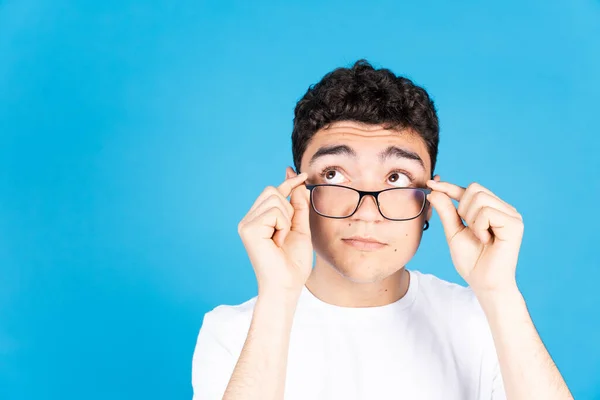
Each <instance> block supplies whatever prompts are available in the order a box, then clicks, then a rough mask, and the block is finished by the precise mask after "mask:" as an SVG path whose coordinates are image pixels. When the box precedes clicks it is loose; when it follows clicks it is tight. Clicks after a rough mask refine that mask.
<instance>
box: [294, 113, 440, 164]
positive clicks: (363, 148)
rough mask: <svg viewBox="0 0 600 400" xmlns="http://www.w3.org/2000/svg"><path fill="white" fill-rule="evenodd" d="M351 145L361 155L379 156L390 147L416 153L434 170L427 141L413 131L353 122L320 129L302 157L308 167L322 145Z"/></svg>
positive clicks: (344, 122) (339, 123) (334, 124)
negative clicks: (379, 153) (309, 161)
mask: <svg viewBox="0 0 600 400" xmlns="http://www.w3.org/2000/svg"><path fill="white" fill-rule="evenodd" d="M342 144H344V145H348V146H350V147H352V148H353V149H354V151H355V152H356V153H357V154H358V155H359V157H360V156H367V157H368V156H370V155H375V154H378V152H380V151H381V150H383V149H385V148H386V147H388V146H392V145H395V146H398V147H402V148H404V149H407V150H411V151H413V152H415V153H417V154H418V155H419V156H420V157H421V158H422V159H423V162H424V163H425V169H426V170H427V171H428V172H429V171H431V160H430V157H429V152H428V151H427V145H426V144H425V141H424V140H423V139H422V138H421V137H420V136H419V135H418V134H417V133H416V132H414V131H411V130H391V129H384V127H383V126H382V125H371V124H363V123H359V122H354V121H340V122H335V123H333V124H331V125H329V126H327V127H325V128H322V129H320V130H319V131H317V133H315V134H314V135H313V137H312V138H311V140H310V142H309V144H308V146H307V148H306V151H305V152H304V154H303V156H302V165H303V166H305V165H307V163H308V160H310V158H311V157H312V155H313V154H314V153H315V152H316V151H317V150H319V149H320V148H321V147H323V146H328V145H342Z"/></svg>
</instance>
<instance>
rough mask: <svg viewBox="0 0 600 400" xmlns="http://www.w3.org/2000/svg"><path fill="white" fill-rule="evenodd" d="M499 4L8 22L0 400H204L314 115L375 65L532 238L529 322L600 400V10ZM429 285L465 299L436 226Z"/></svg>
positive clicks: (180, 11)
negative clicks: (357, 69) (245, 238)
mask: <svg viewBox="0 0 600 400" xmlns="http://www.w3.org/2000/svg"><path fill="white" fill-rule="evenodd" d="M413 3H419V5H415V4H413ZM500 3H501V4H498V2H496V3H494V4H490V2H486V4H482V3H479V2H474V1H465V2H443V1H425V2H399V1H375V2H374V3H372V4H371V5H365V4H364V2H362V1H360V2H359V1H357V2H348V1H329V2H326V4H322V2H317V1H306V0H304V1H302V2H301V3H300V2H296V3H290V4H285V5H284V4H282V3H280V2H266V1H263V2H243V1H235V2H234V1H210V2H207V1H200V2H198V1H178V2H170V1H154V2H149V1H131V0H121V1H94V2H92V1H88V2H83V1H80V2H65V1H61V0H55V1H52V2H50V1H46V2H44V1H41V0H40V1H35V0H21V1H10V0H9V1H1V2H0V398H2V399H64V400H69V399H79V398H82V397H83V398H86V399H162V398H169V399H185V398H190V397H191V384H190V368H191V357H192V352H193V349H194V345H195V340H196V335H197V332H198V329H199V327H200V324H201V321H202V317H203V315H204V313H205V312H207V311H208V310H210V309H212V308H213V307H214V306H216V305H218V304H223V303H226V304H237V303H240V302H243V301H245V300H246V299H248V298H250V297H252V296H254V295H255V294H256V285H255V279H254V274H253V271H252V268H251V266H250V264H249V262H248V260H247V257H246V255H245V252H244V249H243V246H242V244H241V241H240V240H239V238H238V235H237V229H236V228H237V223H238V221H239V220H240V219H241V218H242V217H243V215H244V214H245V213H246V211H247V209H248V208H249V207H250V206H251V204H252V202H253V201H254V198H255V197H256V196H257V195H258V194H259V193H260V191H262V189H263V187H264V186H266V185H272V184H278V183H279V182H280V181H281V180H282V179H283V178H284V175H285V167H286V166H287V165H291V163H292V161H291V143H290V133H291V127H292V117H293V108H294V105H295V102H296V101H297V100H298V99H299V98H300V97H301V96H302V95H303V94H304V92H305V91H306V89H307V88H308V86H309V84H312V83H315V82H316V81H318V80H319V79H320V78H321V77H322V76H323V75H324V74H325V73H326V72H328V71H330V70H331V69H333V68H335V67H338V66H348V65H350V64H351V63H352V62H353V61H355V60H356V59H358V58H362V57H366V58H367V59H368V60H369V61H371V62H372V63H374V64H375V65H376V66H382V67H387V68H391V69H392V70H393V71H394V72H396V73H399V74H403V75H406V76H408V77H409V78H411V79H413V80H414V81H415V82H416V83H418V84H420V85H423V86H424V87H425V88H426V89H427V90H428V91H429V92H430V93H431V95H432V97H433V98H434V100H435V102H436V105H437V107H438V108H439V116H440V120H441V145H440V158H439V167H438V169H437V172H439V173H440V174H441V175H442V177H443V178H444V179H447V180H451V181H453V182H456V183H458V184H462V185H466V184H468V183H470V182H472V181H479V182H480V183H482V184H484V185H485V186H487V187H489V188H490V189H492V190H493V191H495V192H496V193H497V194H499V195H500V196H501V197H503V198H505V199H506V200H507V201H508V202H510V203H512V204H514V205H515V206H516V207H517V208H518V209H519V211H520V212H521V213H522V214H523V216H524V219H525V224H526V230H525V232H526V233H525V239H524V244H523V249H522V256H521V261H520V265H519V271H518V279H519V283H520V286H521V288H522V291H523V292H524V294H525V296H526V299H527V300H528V305H529V307H530V311H531V314H532V316H533V318H534V321H535V323H536V325H537V327H538V328H539V330H540V332H541V335H542V338H543V340H544V342H545V343H546V345H547V347H548V348H549V350H550V352H551V354H552V356H553V357H554V359H555V361H556V362H557V364H558V366H559V367H560V369H561V371H562V372H563V374H564V376H565V378H566V380H567V382H568V384H569V385H570V387H571V388H572V391H573V393H574V394H575V397H576V398H580V399H591V398H600V344H599V343H598V338H599V337H600V316H599V315H600V312H599V311H598V310H599V309H600V299H599V290H598V281H599V280H600V268H599V267H600V257H599V255H598V245H599V235H598V226H599V225H600V216H599V213H598V211H597V206H598V198H599V196H600V183H599V181H600V179H599V178H598V175H599V173H600V165H599V161H598V155H597V149H598V144H599V143H600V139H599V133H600V131H599V129H598V124H597V112H598V93H599V92H600V2H598V1H568V2H559V1H526V2H520V1H505V2H500ZM409 268H412V269H419V270H421V271H424V272H430V273H434V274H436V275H438V276H440V277H442V278H444V279H448V280H452V281H455V282H462V281H461V280H460V278H459V277H458V275H457V274H456V272H454V269H453V267H452V264H451V261H450V258H449V255H448V250H447V246H446V243H445V240H444V236H443V233H442V230H441V226H440V222H439V219H438V218H437V216H435V217H434V219H433V223H432V228H431V229H430V231H429V232H428V233H427V234H426V235H425V237H424V240H423V243H422V245H421V248H420V250H419V252H418V254H417V256H416V257H415V259H414V260H413V261H412V263H411V264H410V265H409Z"/></svg>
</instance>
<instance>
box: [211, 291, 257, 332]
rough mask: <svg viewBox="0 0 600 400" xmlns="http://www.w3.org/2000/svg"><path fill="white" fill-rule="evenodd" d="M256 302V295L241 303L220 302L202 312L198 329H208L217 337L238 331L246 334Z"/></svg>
mask: <svg viewBox="0 0 600 400" xmlns="http://www.w3.org/2000/svg"><path fill="white" fill-rule="evenodd" d="M255 304H256V296H255V297H253V298H251V299H249V300H246V301H245V302H243V303H240V304H235V305H229V304H222V305H219V306H217V307H215V308H213V309H212V310H210V311H208V312H207V313H206V314H204V319H203V321H202V326H201V328H200V329H205V330H207V331H210V333H211V334H212V335H214V336H217V337H227V336H232V335H236V334H238V333H239V332H240V331H244V332H242V333H243V334H244V336H245V335H246V334H247V330H248V328H249V327H250V322H251V320H252V314H253V312H254V305H255Z"/></svg>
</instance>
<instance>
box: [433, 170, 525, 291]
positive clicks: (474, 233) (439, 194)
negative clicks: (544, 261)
mask: <svg viewBox="0 0 600 400" xmlns="http://www.w3.org/2000/svg"><path fill="white" fill-rule="evenodd" d="M427 185H428V186H429V187H430V188H431V189H432V190H433V191H432V192H431V194H430V195H429V196H428V200H429V202H430V203H431V205H432V206H433V207H434V208H435V209H436V211H437V212H438V214H439V216H440V220H441V221H442V225H443V226H444V232H445V234H446V239H447V240H448V245H449V247H450V255H451V257H452V262H453V263H454V266H455V268H456V270H457V271H458V273H459V274H460V275H461V276H462V277H463V279H464V280H465V281H466V282H467V283H468V284H469V286H471V288H472V289H473V290H474V292H476V293H481V292H493V291H498V290H505V289H508V290H511V289H514V288H515V287H516V277H515V274H516V268H517V260H518V257H519V249H520V247H521V241H522V239H523V228H524V226H523V218H522V217H521V215H520V214H519V213H518V212H517V210H516V209H515V208H514V207H512V206H511V205H509V204H507V203H505V202H504V201H502V200H501V199H500V198H498V197H497V196H496V195H495V194H493V193H492V192H491V191H489V190H488V189H486V188H484V187H482V186H481V185H478V184H476V183H473V184H471V185H469V187H468V188H467V189H465V188H462V187H460V186H457V185H454V184H452V183H448V182H437V181H433V180H431V181H429V182H427ZM451 199H454V200H456V201H458V202H459V205H458V209H457V208H456V207H455V206H454V204H453V203H452V200H451ZM463 220H464V221H465V222H466V224H467V225H466V226H465V225H464V223H463Z"/></svg>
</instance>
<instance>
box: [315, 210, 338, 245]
mask: <svg viewBox="0 0 600 400" xmlns="http://www.w3.org/2000/svg"><path fill="white" fill-rule="evenodd" d="M342 221H343V220H337V219H332V218H325V217H321V216H320V215H318V214H317V213H315V212H314V211H311V213H310V231H311V235H312V238H313V243H316V244H319V245H320V246H323V245H325V244H327V243H330V242H332V241H333V240H334V239H335V237H336V236H338V235H337V233H338V232H339V229H340V228H339V225H340V223H343V222H342Z"/></svg>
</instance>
